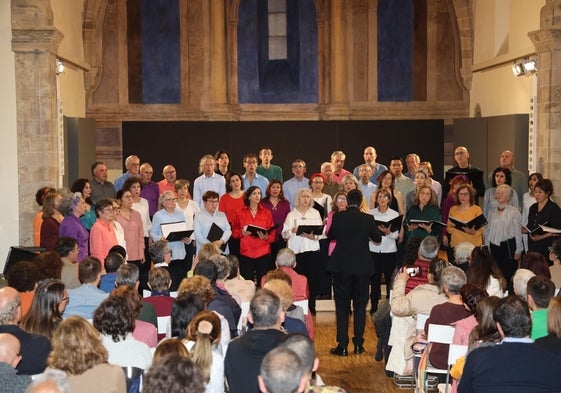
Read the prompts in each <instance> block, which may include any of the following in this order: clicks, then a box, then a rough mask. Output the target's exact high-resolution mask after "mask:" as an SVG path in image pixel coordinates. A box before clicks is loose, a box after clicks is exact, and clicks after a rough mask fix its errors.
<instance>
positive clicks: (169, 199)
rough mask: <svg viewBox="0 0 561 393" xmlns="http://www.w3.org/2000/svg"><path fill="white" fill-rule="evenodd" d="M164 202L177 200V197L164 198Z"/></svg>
mask: <svg viewBox="0 0 561 393" xmlns="http://www.w3.org/2000/svg"><path fill="white" fill-rule="evenodd" d="M164 202H177V198H168V199H164Z"/></svg>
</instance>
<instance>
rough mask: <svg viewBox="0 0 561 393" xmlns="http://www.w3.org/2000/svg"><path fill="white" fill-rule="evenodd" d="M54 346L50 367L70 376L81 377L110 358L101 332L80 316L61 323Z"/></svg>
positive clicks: (50, 356)
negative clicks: (102, 340)
mask: <svg viewBox="0 0 561 393" xmlns="http://www.w3.org/2000/svg"><path fill="white" fill-rule="evenodd" d="M52 346H53V349H52V351H51V354H50V355H49V359H48V361H47V362H48V365H49V367H51V368H56V369H59V370H63V371H65V372H67V373H68V374H70V375H81V374H83V373H84V372H86V371H87V370H89V369H91V368H93V367H95V366H97V365H98V364H102V363H107V359H108V358H109V355H108V353H107V350H106V349H105V347H104V346H103V343H102V342H101V338H100V336H99V332H98V331H97V330H96V329H95V328H94V327H93V326H92V324H91V323H90V322H88V321H86V320H85V319H84V318H82V317H80V316H70V317H68V318H66V319H65V320H64V321H62V322H61V323H60V326H59V327H58V329H57V330H56V331H55V332H54V335H53V338H52Z"/></svg>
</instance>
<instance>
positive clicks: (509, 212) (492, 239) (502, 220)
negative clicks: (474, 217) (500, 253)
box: [485, 205, 524, 253]
mask: <svg viewBox="0 0 561 393" xmlns="http://www.w3.org/2000/svg"><path fill="white" fill-rule="evenodd" d="M487 221H488V224H487V225H486V226H485V244H486V245H489V244H494V245H496V246H498V245H500V244H501V242H504V241H505V240H508V239H512V238H514V239H515V240H516V251H515V252H516V253H521V252H522V250H523V249H524V247H523V245H522V231H521V229H520V224H521V223H522V214H520V211H519V210H518V209H517V208H516V207H514V206H512V205H506V206H505V209H504V210H503V211H502V212H499V210H498V209H497V208H494V209H491V210H490V212H489V216H488V217H487Z"/></svg>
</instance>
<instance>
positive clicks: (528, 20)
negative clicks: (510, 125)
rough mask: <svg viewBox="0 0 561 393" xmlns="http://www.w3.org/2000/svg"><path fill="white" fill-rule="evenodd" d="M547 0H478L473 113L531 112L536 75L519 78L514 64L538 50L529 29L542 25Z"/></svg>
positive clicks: (471, 112)
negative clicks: (542, 12) (535, 49)
mask: <svg viewBox="0 0 561 393" xmlns="http://www.w3.org/2000/svg"><path fill="white" fill-rule="evenodd" d="M544 4H545V0H532V1H527V0H475V1H474V8H473V11H474V26H475V27H474V41H475V43H474V65H473V69H474V73H473V82H472V86H471V91H470V116H475V115H476V107H477V109H480V110H481V115H482V116H498V115H506V114H512V113H528V112H529V106H530V98H531V97H532V91H534V90H535V83H536V77H535V76H532V77H525V76H522V77H515V76H514V74H513V73H512V64H513V63H514V60H515V59H520V58H523V57H525V56H528V55H531V54H533V53H534V47H533V45H532V42H531V41H530V39H529V38H528V32H529V31H533V30H537V29H538V28H539V25H540V10H541V8H542V7H543V6H544Z"/></svg>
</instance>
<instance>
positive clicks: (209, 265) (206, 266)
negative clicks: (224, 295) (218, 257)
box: [193, 260, 218, 286]
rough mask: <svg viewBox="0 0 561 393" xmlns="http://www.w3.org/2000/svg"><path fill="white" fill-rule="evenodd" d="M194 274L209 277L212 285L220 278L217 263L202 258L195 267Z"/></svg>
mask: <svg viewBox="0 0 561 393" xmlns="http://www.w3.org/2000/svg"><path fill="white" fill-rule="evenodd" d="M193 274H194V275H196V276H203V277H206V278H208V279H209V281H210V285H212V286H215V285H216V279H217V278H218V270H217V269H216V265H215V264H214V263H213V262H212V261H210V260H200V261H199V262H198V263H197V266H195V268H194V269H193Z"/></svg>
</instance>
